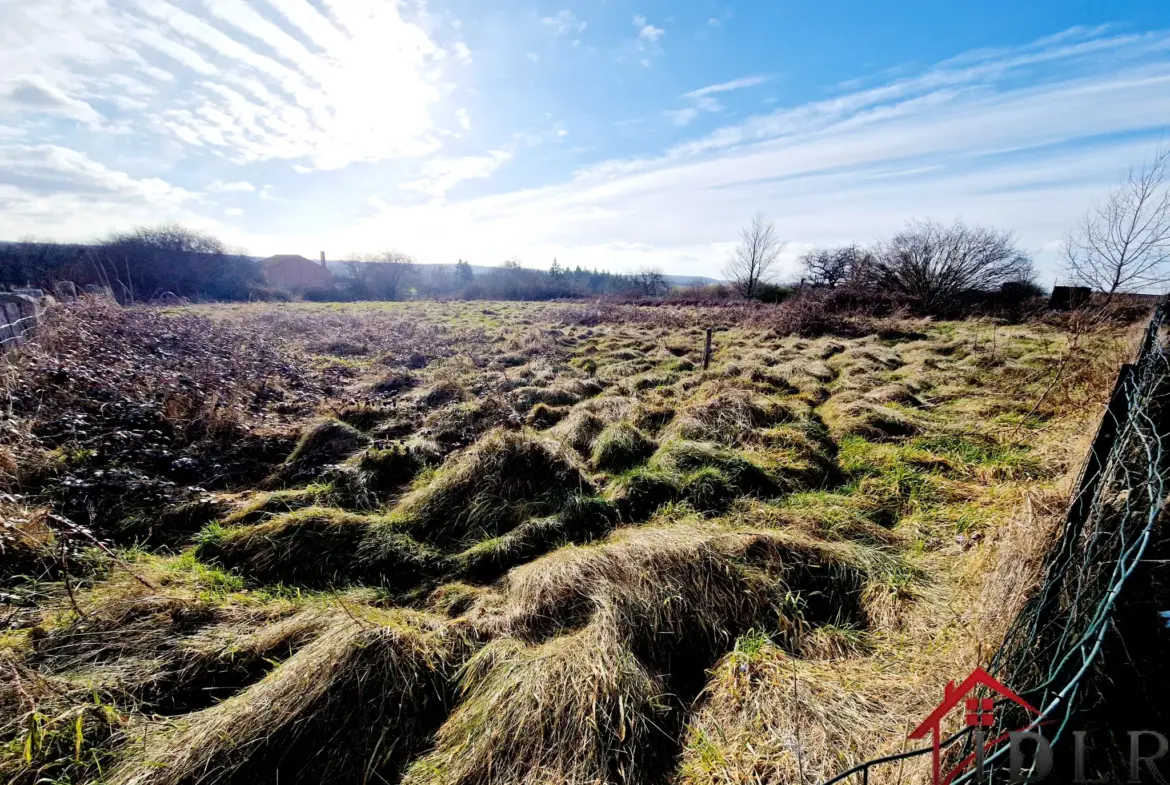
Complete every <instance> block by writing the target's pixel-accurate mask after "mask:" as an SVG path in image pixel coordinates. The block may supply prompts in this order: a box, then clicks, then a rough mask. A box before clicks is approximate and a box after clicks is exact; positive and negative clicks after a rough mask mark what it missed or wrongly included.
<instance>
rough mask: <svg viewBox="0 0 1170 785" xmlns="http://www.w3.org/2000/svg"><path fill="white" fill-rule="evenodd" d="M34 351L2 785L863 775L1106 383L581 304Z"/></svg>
mask: <svg viewBox="0 0 1170 785" xmlns="http://www.w3.org/2000/svg"><path fill="white" fill-rule="evenodd" d="M52 323H53V327H52V328H51V330H50V332H49V333H48V334H47V335H46V336H44V339H43V341H42V343H41V345H40V346H37V347H33V348H32V349H31V350H30V351H29V352H28V353H26V354H25V355H24V356H23V357H20V358H17V359H15V360H13V361H12V362H11V363H10V365H9V366H8V368H7V377H6V389H7V399H6V401H5V409H6V412H5V414H4V419H2V420H0V445H3V446H0V483H2V485H0V490H3V491H4V493H2V494H0V521H2V524H3V527H2V529H0V548H2V550H0V582H2V584H0V590H2V591H3V592H4V593H3V596H2V597H0V599H2V601H3V603H4V604H3V605H0V618H3V619H5V622H6V625H5V629H4V631H2V632H0V635H2V636H3V637H0V779H3V780H5V781H13V782H17V783H30V784H31V783H35V782H106V783H116V784H118V785H130V784H131V783H134V784H135V785H179V784H180V783H183V784H187V783H192V784H193V783H253V782H271V783H278V782H279V783H297V782H302V783H317V782H367V783H377V782H395V783H397V782H401V783H406V784H407V785H485V784H490V783H501V784H503V783H533V785H535V784H536V783H594V782H607V783H628V784H629V785H651V784H652V783H666V782H672V783H685V784H686V785H691V784H695V785H698V784H699V783H741V782H742V783H749V782H750V783H757V782H802V783H803V782H808V783H813V782H819V781H821V780H823V779H825V778H827V777H828V776H831V775H832V774H834V773H836V772H838V771H840V770H843V769H844V768H847V767H848V766H850V765H851V764H852V763H854V762H857V761H860V760H864V759H867V758H870V757H873V756H876V755H878V754H883V753H889V752H896V751H899V750H901V749H904V748H905V747H906V745H907V744H912V742H906V741H905V736H906V733H907V731H908V730H909V729H911V728H913V727H914V726H915V725H917V723H918V721H919V720H920V719H921V717H922V716H923V715H925V714H926V713H928V712H929V710H930V709H931V708H932V707H933V706H934V705H935V704H936V703H937V701H938V700H939V698H940V697H941V694H942V688H943V685H944V684H945V683H946V681H947V680H948V679H951V678H961V677H963V676H965V675H966V673H967V671H969V669H970V668H971V667H972V666H973V665H975V664H979V663H981V662H985V661H986V658H987V657H988V656H989V654H990V653H991V652H992V651H993V650H994V648H995V646H996V645H997V644H998V640H999V636H1000V635H1001V634H1002V631H1003V629H1004V627H1005V626H1006V624H1007V623H1008V622H1009V621H1010V619H1011V617H1012V614H1013V613H1014V610H1015V608H1016V607H1018V605H1019V603H1020V602H1021V601H1022V599H1023V597H1024V596H1025V595H1026V592H1027V591H1028V588H1029V585H1030V581H1032V580H1033V578H1034V576H1035V567H1036V563H1037V560H1038V559H1039V558H1040V556H1041V555H1042V553H1043V550H1044V548H1045V546H1046V544H1047V542H1048V541H1049V539H1050V536H1051V522H1052V520H1053V519H1054V517H1055V514H1056V513H1058V512H1059V509H1060V506H1061V499H1062V494H1063V493H1064V492H1065V490H1066V488H1067V481H1068V476H1069V474H1070V472H1072V471H1073V470H1074V469H1075V467H1076V465H1077V464H1078V463H1079V461H1080V459H1081V456H1082V454H1083V451H1084V448H1085V446H1086V444H1087V441H1088V436H1089V435H1090V432H1091V429H1092V427H1093V423H1094V422H1095V418H1096V417H1098V416H1099V413H1100V406H1101V404H1102V403H1103V402H1104V400H1105V399H1106V397H1107V396H1108V392H1109V387H1110V384H1111V382H1112V374H1113V372H1114V370H1115V368H1116V365H1117V363H1118V362H1120V361H1121V360H1122V359H1123V358H1124V356H1125V353H1126V351H1127V350H1128V347H1129V346H1130V342H1129V334H1128V333H1126V332H1124V331H1120V330H1096V331H1091V332H1087V331H1084V330H1077V329H1074V328H1072V327H1070V326H1068V325H1065V326H1055V325H1043V324H1028V325H1004V324H996V323H992V322H990V321H972V322H928V321H910V320H887V321H882V322H864V323H860V322H843V323H841V324H839V325H836V328H835V330H833V331H834V332H837V333H840V334H842V335H846V336H849V337H835V336H834V335H831V334H828V335H819V336H818V337H806V336H802V335H799V334H789V333H788V329H789V328H790V327H792V325H777V324H770V323H769V322H768V317H767V311H766V310H763V309H761V310H758V311H750V312H749V311H736V310H732V309H703V308H691V307H665V306H664V307H639V306H591V305H580V304H574V305H564V304H544V305H532V304H521V303H488V304H484V303H477V304H470V303H442V304H440V303H429V304H424V303H418V304H389V305H387V304H379V305H349V306H324V305H321V306H313V305H280V306H276V305H266V306H252V305H248V306H198V307H189V308H176V309H172V310H169V311H158V310H149V309H129V310H122V309H118V308H116V307H114V306H112V305H110V304H103V303H100V302H85V303H82V304H79V305H76V306H70V307H69V308H68V309H65V308H62V309H59V310H57V311H56V312H55V313H54V316H53V318H52ZM708 326H713V327H715V328H717V329H716V332H715V337H714V347H715V351H714V354H713V359H712V362H711V365H710V368H709V369H708V370H703V369H702V368H701V365H702V353H703V342H704V328H706V327H708ZM824 329H825V326H824V325H820V326H819V327H818V329H817V330H816V332H823V330H824ZM804 331H805V332H809V331H810V330H807V329H805V330H804ZM922 765H923V764H922V763H920V762H908V763H907V764H906V765H905V767H904V768H902V769H900V770H896V771H888V772H883V773H882V774H881V775H880V776H881V777H886V778H888V779H889V781H894V779H895V776H897V777H900V778H901V781H903V782H920V781H924V780H923V778H924V777H925V776H926V775H925V773H924V771H923V769H922Z"/></svg>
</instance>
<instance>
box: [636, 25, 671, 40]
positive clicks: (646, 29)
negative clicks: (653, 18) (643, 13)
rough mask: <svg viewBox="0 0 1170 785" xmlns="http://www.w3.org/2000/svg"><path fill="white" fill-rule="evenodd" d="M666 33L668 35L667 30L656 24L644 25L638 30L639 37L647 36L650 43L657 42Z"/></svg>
mask: <svg viewBox="0 0 1170 785" xmlns="http://www.w3.org/2000/svg"><path fill="white" fill-rule="evenodd" d="M664 35H666V31H665V30H663V29H662V28H661V27H655V26H654V25H644V26H643V27H642V29H641V30H639V31H638V37H639V38H645V39H646V40H647V41H649V42H650V43H654V42H656V41H657V40H658V39H659V38H661V37H662V36H664Z"/></svg>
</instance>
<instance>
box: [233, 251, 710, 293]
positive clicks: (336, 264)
mask: <svg viewBox="0 0 1170 785" xmlns="http://www.w3.org/2000/svg"><path fill="white" fill-rule="evenodd" d="M256 258H257V261H259V259H260V257H256ZM325 264H326V265H328V266H329V269H330V270H332V271H333V273H334V274H336V275H343V276H344V275H349V262H346V261H344V260H339V261H333V260H327V261H326V262H325ZM417 266H418V267H449V268H451V269H454V268H455V265H454V264H424V263H419V264H418V265H417ZM498 269H499V267H498V266H490V265H486V264H473V265H471V272H472V274H473V275H475V276H476V277H477V278H478V277H479V276H481V275H487V274H489V273H491V272H493V271H495V270H498ZM524 269H528V270H537V269H539V268H535V267H527V268H524ZM542 272H547V270H543V271H542ZM663 277H664V278H666V280H667V282H668V283H669V284H670V285H671V286H693V285H694V284H696V283H699V284H702V285H703V286H707V285H709V284H717V283H724V281H721V280H719V279H718V278H708V277H706V276H702V275H664V276H663Z"/></svg>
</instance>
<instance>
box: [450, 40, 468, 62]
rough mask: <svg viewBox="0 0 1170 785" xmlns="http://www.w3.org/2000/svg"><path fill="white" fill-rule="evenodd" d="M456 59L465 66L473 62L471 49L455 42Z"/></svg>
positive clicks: (460, 42)
mask: <svg viewBox="0 0 1170 785" xmlns="http://www.w3.org/2000/svg"><path fill="white" fill-rule="evenodd" d="M454 49H455V59H456V60H458V61H459V62H461V63H463V64H464V65H466V64H468V63H470V62H471V49H469V48H468V46H467V44H465V43H463V42H462V41H456V42H455V47H454Z"/></svg>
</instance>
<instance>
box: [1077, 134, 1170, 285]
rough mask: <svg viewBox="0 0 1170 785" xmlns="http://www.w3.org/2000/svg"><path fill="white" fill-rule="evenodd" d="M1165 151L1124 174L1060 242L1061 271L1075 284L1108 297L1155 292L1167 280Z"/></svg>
mask: <svg viewBox="0 0 1170 785" xmlns="http://www.w3.org/2000/svg"><path fill="white" fill-rule="evenodd" d="M1168 170H1170V147H1166V148H1164V147H1159V148H1158V149H1157V150H1156V151H1155V152H1154V157H1153V160H1152V161H1147V162H1143V163H1142V165H1141V167H1140V168H1138V169H1134V168H1133V167H1130V169H1129V170H1128V171H1127V172H1126V174H1125V177H1124V178H1123V179H1122V181H1121V183H1120V185H1118V187H1117V188H1116V189H1114V191H1113V192H1111V193H1110V194H1109V197H1108V198H1107V199H1106V200H1105V203H1104V204H1102V205H1099V206H1097V207H1096V208H1094V209H1092V210H1090V211H1089V212H1088V213H1086V214H1085V215H1084V217H1083V218H1082V219H1081V221H1080V223H1079V224H1078V226H1077V228H1076V229H1075V230H1074V231H1072V232H1070V233H1069V234H1068V235H1067V236H1066V237H1065V240H1064V249H1063V252H1064V260H1065V269H1066V270H1067V272H1068V275H1069V277H1071V278H1072V279H1073V280H1074V281H1075V282H1076V283H1078V284H1081V285H1082V286H1089V287H1091V288H1093V289H1096V290H1097V291H1100V292H1104V293H1105V294H1106V295H1108V296H1113V295H1114V294H1116V293H1118V292H1134V291H1141V290H1149V289H1160V288H1162V287H1163V286H1164V285H1165V284H1166V283H1167V282H1168V281H1170V269H1168V268H1170V264H1168V263H1170V180H1168V179H1167V178H1168V175H1170V171H1168Z"/></svg>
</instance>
